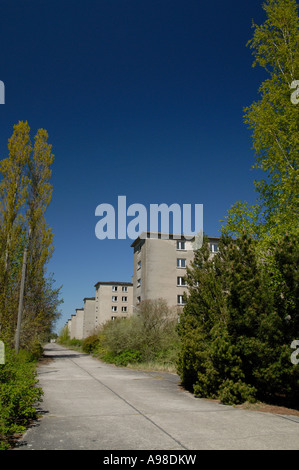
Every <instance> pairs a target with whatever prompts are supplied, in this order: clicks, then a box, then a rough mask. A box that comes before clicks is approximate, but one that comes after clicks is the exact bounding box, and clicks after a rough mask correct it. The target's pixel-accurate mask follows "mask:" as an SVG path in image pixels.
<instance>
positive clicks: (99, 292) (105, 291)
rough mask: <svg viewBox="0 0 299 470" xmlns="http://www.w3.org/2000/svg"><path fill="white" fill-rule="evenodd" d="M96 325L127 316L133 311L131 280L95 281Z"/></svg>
mask: <svg viewBox="0 0 299 470" xmlns="http://www.w3.org/2000/svg"><path fill="white" fill-rule="evenodd" d="M95 288H96V296H95V322H96V327H99V326H101V325H103V324H105V323H106V322H107V321H109V320H115V319H116V318H127V317H128V316H129V315H131V314H132V312H133V284H132V283H131V282H97V284H96V285H95Z"/></svg>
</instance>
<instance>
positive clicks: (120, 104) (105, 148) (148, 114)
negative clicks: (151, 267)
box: [0, 0, 265, 331]
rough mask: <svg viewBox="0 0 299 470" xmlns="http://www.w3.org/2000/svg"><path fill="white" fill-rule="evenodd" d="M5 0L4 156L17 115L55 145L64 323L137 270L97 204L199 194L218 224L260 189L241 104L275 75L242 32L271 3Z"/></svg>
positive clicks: (56, 260) (55, 267) (53, 266)
mask: <svg viewBox="0 0 299 470" xmlns="http://www.w3.org/2000/svg"><path fill="white" fill-rule="evenodd" d="M0 14H1V30H0V44H1V49H0V51H1V52H0V80H2V81H3V82H4V83H5V90H6V102H5V105H1V106H0V126H1V135H0V156H1V158H4V157H6V156H7V140H8V138H9V137H10V136H11V134H12V132H13V125H14V124H16V123H17V122H18V121H21V120H23V121H26V120H27V121H28V123H29V125H30V127H31V134H32V140H33V136H34V135H35V133H36V131H37V129H38V128H44V129H47V131H48V133H49V143H51V144H52V145H53V153H54V155H55V162H54V165H53V176H52V184H53V199H52V202H51V204H50V206H49V209H48V211H47V214H46V218H47V222H48V224H49V225H50V226H51V227H52V228H53V232H54V234H55V237H54V244H55V252H54V255H53V257H52V259H51V261H50V263H49V265H48V270H49V272H52V273H53V274H54V278H55V280H56V284H57V285H59V286H60V285H62V286H63V287H62V290H61V296H62V298H63V299H64V304H63V305H62V306H61V312H62V316H61V319H60V320H59V321H58V322H57V330H58V331H59V330H60V329H61V327H62V326H63V325H64V324H65V322H66V320H67V319H68V318H70V316H71V315H72V314H74V313H75V309H76V308H81V307H82V306H83V298H84V297H91V296H94V294H95V290H94V285H95V284H96V283H97V282H98V281H131V277H132V273H133V252H132V248H131V246H130V245H131V243H132V240H130V239H127V240H117V239H116V240H98V239H97V238H96V236H95V225H96V222H97V221H98V220H99V219H98V218H97V217H96V216H95V209H96V207H97V206H98V205H99V204H101V203H110V204H112V205H114V206H116V204H117V197H118V196H119V195H125V196H127V203H128V205H130V204H132V203H140V204H143V205H144V206H145V207H147V208H149V205H150V204H154V203H156V204H160V203H166V204H169V205H170V204H172V203H178V204H180V205H182V204H183V203H184V204H191V205H194V204H203V210H204V219H203V228H204V231H205V233H206V234H208V235H211V236H217V235H219V229H220V227H221V224H220V219H222V218H223V217H224V216H225V214H226V212H227V210H228V209H229V208H230V206H231V205H232V204H233V203H234V202H236V201H237V200H247V201H249V202H253V201H254V199H255V196H256V195H255V192H254V189H253V179H254V178H255V177H256V175H255V173H254V172H253V171H251V166H252V164H253V163H254V152H253V150H252V140H251V135H250V134H251V133H250V131H249V130H248V129H246V126H245V124H244V123H243V107H244V106H248V105H250V104H251V103H252V101H253V100H256V99H258V88H259V85H260V83H261V82H262V81H263V80H264V79H265V75H264V72H263V71H262V70H261V69H258V68H252V61H253V58H252V55H251V51H250V49H249V48H248V47H246V43H247V41H248V40H249V39H250V38H251V37H252V33H253V30H252V28H251V25H252V19H254V20H255V22H256V23H258V24H260V23H262V22H263V21H264V19H265V14H264V11H263V10H262V0H250V1H248V2H240V0H227V1H220V0H214V1H210V2H206V1H203V0H151V1H145V0H72V1H71V0H59V1H57V0H14V1H11V0H0Z"/></svg>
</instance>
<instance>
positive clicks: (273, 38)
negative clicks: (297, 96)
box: [223, 0, 299, 242]
mask: <svg viewBox="0 0 299 470" xmlns="http://www.w3.org/2000/svg"><path fill="white" fill-rule="evenodd" d="M263 9H264V10H265V12H266V15H267V19H266V21H265V22H264V24H262V25H260V26H259V25H256V24H255V23H253V28H254V34H253V38H252V39H251V40H250V41H249V43H248V45H249V46H250V48H251V49H252V52H253V56H254V62H253V66H256V65H259V66H261V67H262V68H263V69H264V70H265V72H266V73H267V75H268V78H267V79H266V80H265V81H264V82H263V83H262V84H261V86H260V89H259V94H260V99H259V101H257V102H254V103H252V105H251V106H249V107H247V108H245V110H244V113H245V116H244V117H245V123H246V124H247V125H248V127H249V128H250V129H252V130H253V134H252V137H253V148H254V150H255V156H256V161H255V164H254V167H255V168H256V169H259V170H261V171H263V172H265V178H263V179H261V180H259V181H255V188H256V190H257V193H258V198H257V203H256V204H255V205H254V206H250V205H248V204H247V203H246V202H241V201H238V202H236V203H235V204H234V205H233V206H232V208H231V209H230V210H229V211H228V217H227V221H226V225H225V226H224V227H223V231H224V232H226V233H230V234H234V235H236V234H240V233H241V232H242V230H243V229H244V228H245V229H246V230H247V231H248V232H249V233H250V234H251V235H252V236H254V237H255V238H257V239H259V240H264V241H266V242H267V241H269V240H274V239H276V238H277V236H283V235H284V234H285V233H287V232H288V233H291V232H293V231H294V230H298V220H299V198H298V194H299V104H295V103H296V100H294V98H293V99H292V97H294V93H295V92H294V87H296V83H297V80H299V18H298V5H297V3H296V1H295V0H267V1H266V2H265V3H264V4H263Z"/></svg>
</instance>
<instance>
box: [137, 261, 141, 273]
mask: <svg viewBox="0 0 299 470" xmlns="http://www.w3.org/2000/svg"><path fill="white" fill-rule="evenodd" d="M139 269H141V261H138V263H137V271H138V270H139Z"/></svg>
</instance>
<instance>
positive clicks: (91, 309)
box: [83, 297, 96, 338]
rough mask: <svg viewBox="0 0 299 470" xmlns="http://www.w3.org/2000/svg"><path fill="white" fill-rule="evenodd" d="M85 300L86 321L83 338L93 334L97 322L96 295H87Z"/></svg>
mask: <svg viewBox="0 0 299 470" xmlns="http://www.w3.org/2000/svg"><path fill="white" fill-rule="evenodd" d="M83 301H84V322H83V338H87V337H88V336H91V335H92V334H93V333H94V331H95V328H96V326H95V325H96V323H95V297H85V298H84V299H83Z"/></svg>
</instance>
